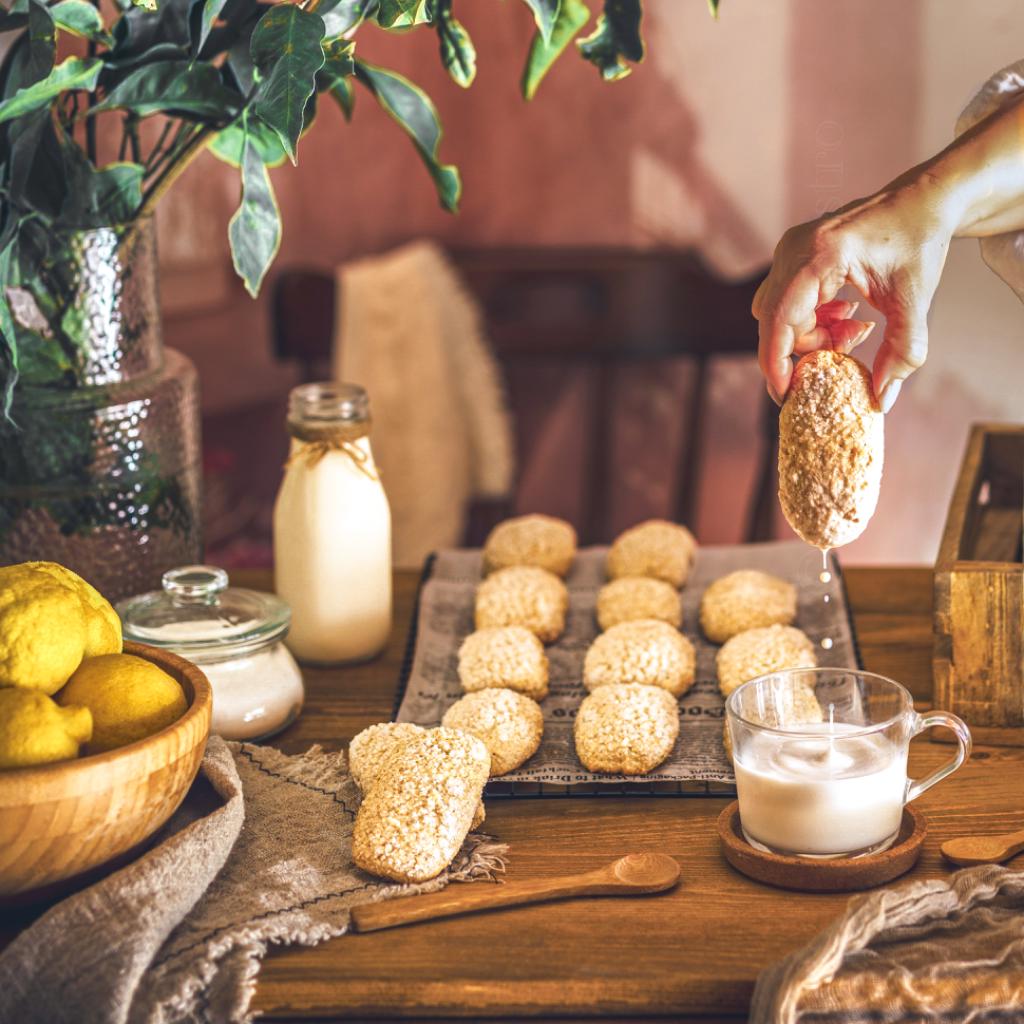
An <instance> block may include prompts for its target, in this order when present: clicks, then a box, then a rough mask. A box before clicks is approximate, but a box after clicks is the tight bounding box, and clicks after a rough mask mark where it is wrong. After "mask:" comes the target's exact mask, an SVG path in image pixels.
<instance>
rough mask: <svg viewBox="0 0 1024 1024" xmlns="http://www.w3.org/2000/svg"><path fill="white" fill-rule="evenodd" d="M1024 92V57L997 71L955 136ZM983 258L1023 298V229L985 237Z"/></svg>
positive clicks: (966, 110)
mask: <svg viewBox="0 0 1024 1024" xmlns="http://www.w3.org/2000/svg"><path fill="white" fill-rule="evenodd" d="M1022 92H1024V60H1020V61H1015V62H1014V63H1013V64H1009V65H1007V66H1006V67H1005V68H1002V69H1001V70H999V71H997V72H996V73H995V74H994V75H993V76H992V77H991V78H990V79H989V80H988V81H987V82H986V83H985V84H984V85H983V86H982V87H981V89H979V90H978V92H977V94H976V95H975V96H974V98H973V99H972V100H971V102H970V103H968V104H967V106H966V107H964V110H963V113H962V114H961V115H960V116H959V118H957V122H956V131H955V135H957V136H959V135H962V134H963V133H964V132H965V131H967V130H968V128H971V127H972V126H974V125H976V124H977V123H978V122H979V121H982V120H984V119H985V118H986V117H988V116H989V114H992V113H994V112H995V111H996V110H998V109H999V108H1000V107H1003V106H1005V105H1006V104H1007V103H1009V102H1010V101H1011V100H1015V99H1019V98H1020V95H1021V93H1022ZM980 245H981V258H982V259H983V260H984V261H985V262H986V263H987V264H988V266H989V267H990V268H991V269H992V270H994V271H995V272H996V273H997V274H998V275H999V276H1000V277H1001V278H1002V279H1003V280H1004V281H1005V282H1006V283H1007V284H1008V285H1009V286H1010V287H1011V288H1012V289H1013V290H1014V291H1015V292H1016V293H1017V298H1019V299H1021V300H1022V301H1024V231H1008V232H1006V233H1005V234H1002V235H994V236H992V237H991V238H982V239H981V241H980Z"/></svg>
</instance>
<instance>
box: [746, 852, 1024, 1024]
mask: <svg viewBox="0 0 1024 1024" xmlns="http://www.w3.org/2000/svg"><path fill="white" fill-rule="evenodd" d="M799 899H800V897H799V896H794V897H793V913H799V906H798V901H799ZM750 1020H751V1024H854V1022H857V1024H859V1022H861V1021H876V1022H881V1021H886V1022H900V1024H911V1022H913V1024H918V1022H925V1021H927V1022H929V1024H982V1022H985V1024H995V1022H1004V1021H1005V1022H1009V1021H1016V1022H1019V1021H1021V1020H1024V872H1022V871H1009V870H1007V869H1006V868H1001V867H997V866H995V865H984V866H982V867H977V868H968V869H966V870H965V871H959V872H957V873H956V874H954V875H952V876H950V877H949V878H947V879H933V880H929V881H922V882H909V883H907V884H905V885H900V886H896V887H893V888H889V889H880V890H878V891H877V892H872V893H867V894H865V895H863V896H857V897H855V898H854V899H852V900H850V902H849V904H848V905H847V909H846V911H845V913H844V914H842V916H840V917H839V919H838V920H837V921H836V922H835V923H834V924H832V925H831V926H830V927H829V928H827V929H826V930H825V931H824V932H822V933H821V934H820V935H819V936H818V937H817V938H816V939H814V940H813V941H812V942H811V943H810V944H809V945H807V946H806V947H804V948H803V949H801V950H798V951H797V952H796V953H793V954H791V955H790V956H788V957H786V959H785V960H783V961H782V962H781V963H779V964H777V965H776V966H774V967H771V968H769V969H768V970H766V971H765V972H764V973H763V974H762V975H761V977H760V978H759V979H758V982H757V988H756V989H755V991H754V1001H753V1006H752V1009H751V1016H750Z"/></svg>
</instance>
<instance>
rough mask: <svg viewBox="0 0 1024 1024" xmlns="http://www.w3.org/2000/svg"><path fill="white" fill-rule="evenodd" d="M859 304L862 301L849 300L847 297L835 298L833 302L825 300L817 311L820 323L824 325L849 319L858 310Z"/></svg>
mask: <svg viewBox="0 0 1024 1024" xmlns="http://www.w3.org/2000/svg"><path fill="white" fill-rule="evenodd" d="M859 305H860V302H848V301H847V300H846V299H833V300H832V301H831V302H824V303H822V304H821V305H820V306H819V307H818V308H817V310H816V311H815V313H816V315H817V319H818V324H819V325H820V326H824V325H826V324H832V323H835V322H836V321H837V320H849V319H850V318H851V317H852V316H853V314H854V313H856V312H857V307H858V306H859Z"/></svg>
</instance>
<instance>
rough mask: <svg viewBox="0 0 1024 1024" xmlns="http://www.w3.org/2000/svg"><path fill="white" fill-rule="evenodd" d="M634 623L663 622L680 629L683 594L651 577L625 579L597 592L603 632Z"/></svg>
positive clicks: (607, 584) (598, 611) (599, 622)
mask: <svg viewBox="0 0 1024 1024" xmlns="http://www.w3.org/2000/svg"><path fill="white" fill-rule="evenodd" d="M634 619H660V620H661V621H662V622H667V623H668V624H669V625H670V626H675V628H676V629H678V628H679V627H680V626H681V625H682V623H683V602H682V600H681V599H680V597H679V591H678V590H676V588H675V587H673V586H672V584H671V583H666V582H665V581H664V580H656V579H653V578H652V577H650V576H623V577H621V578H620V579H617V580H612V581H611V583H606V584H605V585H604V586H603V587H602V588H601V589H600V590H599V591H598V592H597V624H598V625H599V626H600V627H601V629H602V630H604V629H611V628H612V626H617V625H618V624H619V623H620V622H632V621H633V620H634Z"/></svg>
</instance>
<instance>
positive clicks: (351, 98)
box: [330, 78, 356, 121]
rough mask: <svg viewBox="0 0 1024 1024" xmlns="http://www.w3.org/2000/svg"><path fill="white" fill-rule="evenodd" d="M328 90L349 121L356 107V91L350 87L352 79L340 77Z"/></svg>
mask: <svg viewBox="0 0 1024 1024" xmlns="http://www.w3.org/2000/svg"><path fill="white" fill-rule="evenodd" d="M330 92H331V95H332V96H333V97H334V99H335V101H336V102H337V104H338V106H339V107H341V112H342V114H344V115H345V120H346V121H351V120H352V114H353V113H354V112H355V109H356V91H355V89H353V88H352V79H350V78H342V79H340V80H339V81H338V82H335V84H334V85H333V86H332V87H331V90H330Z"/></svg>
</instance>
